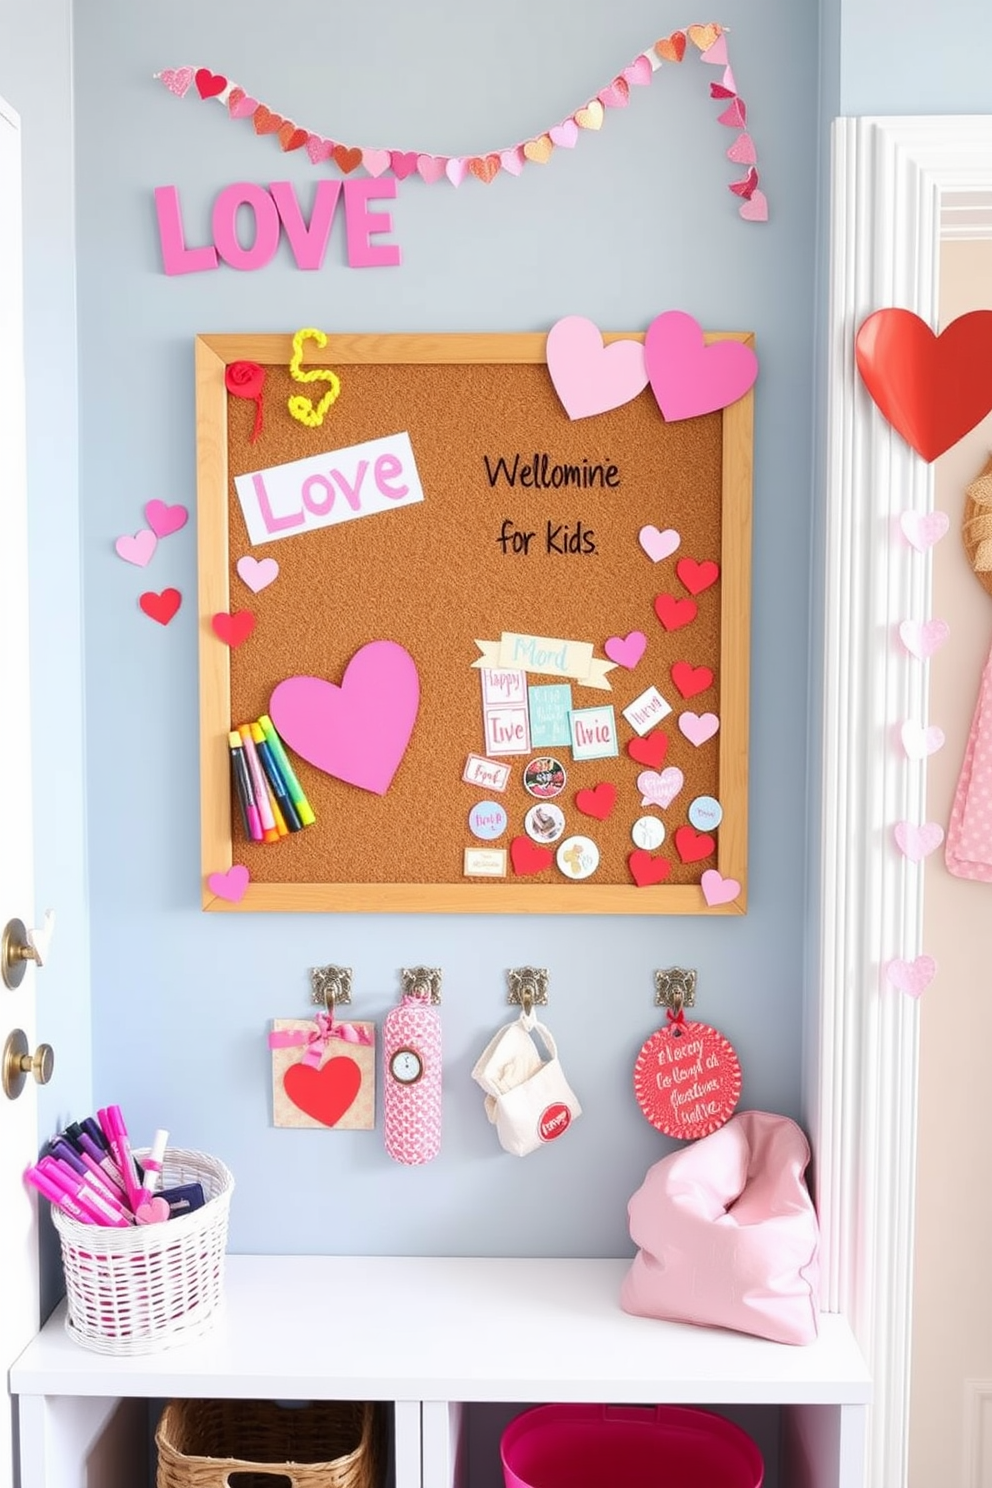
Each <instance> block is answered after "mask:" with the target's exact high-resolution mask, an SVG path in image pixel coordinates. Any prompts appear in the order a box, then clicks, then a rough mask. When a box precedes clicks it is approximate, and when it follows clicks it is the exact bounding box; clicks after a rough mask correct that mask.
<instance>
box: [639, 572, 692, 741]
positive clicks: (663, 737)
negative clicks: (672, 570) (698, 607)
mask: <svg viewBox="0 0 992 1488" xmlns="http://www.w3.org/2000/svg"><path fill="white" fill-rule="evenodd" d="M690 602H691V601H690ZM627 753H628V754H629V755H630V757H631V759H632V760H636V761H637V763H638V764H639V765H651V766H652V768H653V769H655V770H657V768H658V766H659V765H660V764H661V762H662V760H663V759H664V758H665V755H666V754H667V753H668V735H667V734H663V733H662V732H661V730H660V729H656V730H655V732H654V733H653V734H648V736H647V738H646V739H630V740H628V742H627Z"/></svg>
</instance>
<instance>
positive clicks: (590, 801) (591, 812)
mask: <svg viewBox="0 0 992 1488" xmlns="http://www.w3.org/2000/svg"><path fill="white" fill-rule="evenodd" d="M616 803H617V788H616V786H615V785H611V784H610V782H609V781H608V780H601V781H600V782H599V784H598V785H596V786H593V788H592V790H588V789H587V790H580V791H577V792H576V794H575V804H576V806H577V807H578V809H579V810H580V811H581V812H582V815H583V816H594V817H595V818H596V820H597V821H605V820H606V818H607V817H608V816H609V814H610V812H611V811H612V810H613V808H614V806H615V805H616Z"/></svg>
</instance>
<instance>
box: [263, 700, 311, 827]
mask: <svg viewBox="0 0 992 1488" xmlns="http://www.w3.org/2000/svg"><path fill="white" fill-rule="evenodd" d="M251 736H252V739H253V740H254V741H255V749H256V750H257V752H258V757H259V759H260V760H261V762H262V769H263V770H264V771H265V774H266V777H267V779H268V782H269V785H270V786H271V787H272V791H273V794H274V795H275V798H276V801H277V803H278V805H279V809H280V810H281V811H282V814H283V818H284V820H285V822H286V826H287V827H288V829H289V830H290V831H291V832H299V831H300V830H301V828H302V826H303V823H302V822H301V821H300V818H299V813H298V812H297V810H296V807H295V806H294V805H293V801H292V798H291V796H290V794H289V791H288V790H287V789H286V782H285V780H283V778H282V775H281V774H280V772H279V766H278V765H277V764H276V757H275V755H274V754H273V753H272V750H271V749H270V747H269V745H268V742H267V741H266V738H265V734H264V733H263V732H262V725H261V724H260V723H253V724H252V726H251Z"/></svg>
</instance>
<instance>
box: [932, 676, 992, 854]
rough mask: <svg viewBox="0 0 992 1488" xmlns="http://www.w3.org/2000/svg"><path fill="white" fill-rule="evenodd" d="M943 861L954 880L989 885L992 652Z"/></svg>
mask: <svg viewBox="0 0 992 1488" xmlns="http://www.w3.org/2000/svg"><path fill="white" fill-rule="evenodd" d="M944 861H945V862H946V864H947V870H948V872H949V873H953V874H954V875H955V876H956V877H957V878H975V879H979V880H981V882H983V883H992V652H990V653H989V659H988V661H987V662H986V663H985V670H984V671H983V672H982V681H981V686H980V687H979V690H978V702H977V703H976V705H975V712H974V716H973V718H972V720H971V732H970V733H969V735H968V743H967V746H966V748H965V752H964V760H963V761H962V764H961V774H960V775H959V776H958V784H957V789H956V791H955V792H954V804H953V806H952V807H951V820H950V825H949V826H948V828H947V842H946V844H945V847H944Z"/></svg>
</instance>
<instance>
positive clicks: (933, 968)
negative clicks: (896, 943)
mask: <svg viewBox="0 0 992 1488" xmlns="http://www.w3.org/2000/svg"><path fill="white" fill-rule="evenodd" d="M885 974H886V976H887V977H888V979H889V982H890V983H891V985H892V986H893V987H895V988H896V990H897V991H898V992H905V993H906V995H907V996H908V997H921V996H922V995H923V993H924V992H925V991H926V989H927V988H928V987H929V985H930V983H931V982H932V981H933V979H934V977H935V976H936V975H937V963H936V961H935V960H934V959H933V957H932V956H917V957H916V959H915V960H914V961H903V960H902V958H901V957H899V956H897V957H896V958H895V960H894V961H890V962H889V964H888V966H887V967H886V968H885Z"/></svg>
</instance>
